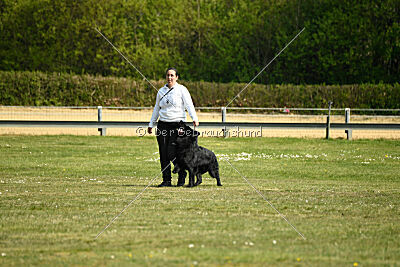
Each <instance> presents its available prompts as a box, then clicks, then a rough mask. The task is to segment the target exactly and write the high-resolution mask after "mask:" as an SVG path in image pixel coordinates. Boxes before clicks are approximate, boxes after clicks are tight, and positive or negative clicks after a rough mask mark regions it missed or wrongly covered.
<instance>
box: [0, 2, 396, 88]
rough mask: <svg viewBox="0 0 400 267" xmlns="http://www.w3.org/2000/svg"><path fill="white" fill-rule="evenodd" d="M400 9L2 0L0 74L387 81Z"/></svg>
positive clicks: (391, 78) (392, 78)
mask: <svg viewBox="0 0 400 267" xmlns="http://www.w3.org/2000/svg"><path fill="white" fill-rule="evenodd" d="M399 21H400V2H399V1H398V0H384V1H375V0H374V1H356V0H351V1H341V0H333V1H332V0H329V1H328V0H315V1H301V0H295V1H291V0H283V1H264V0H255V1H246V0H229V1H216V0H211V1H205V0H192V1H184V0H164V1H156V0H149V1H145V0H135V1H126V0H87V1H51V0H3V1H1V2H0V32H1V34H0V70H20V71H44V72H67V73H76V74H82V73H87V74H92V75H97V74H99V75H103V76H109V75H113V76H125V77H127V76H131V77H134V78H140V77H141V76H140V75H139V74H138V73H137V72H136V70H134V68H132V67H131V66H130V65H129V64H128V63H127V62H126V61H125V60H123V59H122V58H121V57H120V55H119V54H118V53H117V52H116V51H114V50H113V49H112V47H111V46H110V45H109V44H108V43H107V42H106V41H105V40H104V39H103V38H102V37H101V36H100V35H99V34H98V33H97V32H96V31H95V30H94V29H95V28H98V29H100V30H101V31H102V32H103V33H104V34H105V36H107V37H108V38H109V39H110V41H111V42H112V43H114V44H115V45H116V46H117V47H118V48H119V49H120V50H121V51H122V52H123V53H124V54H126V55H127V56H128V58H129V59H130V60H131V62H133V64H134V65H135V66H136V67H137V68H138V69H140V70H141V72H143V74H144V75H146V76H147V77H148V78H150V79H153V80H158V79H160V78H161V77H162V76H163V74H164V71H165V69H166V68H167V67H169V66H175V67H177V68H178V69H180V70H181V73H182V74H183V78H184V79H186V80H190V81H201V80H204V81H209V82H224V83H229V82H248V81H249V80H250V79H252V78H253V77H254V75H255V74H256V73H258V71H260V70H261V69H262V68H263V67H264V66H265V64H266V63H267V62H269V61H270V60H271V59H272V58H273V57H274V56H275V55H276V54H277V53H278V52H279V51H280V50H281V49H282V48H283V47H284V46H285V45H286V44H287V43H288V42H289V40H291V39H292V38H293V37H294V36H295V35H296V34H297V33H298V32H299V31H300V30H301V29H302V28H303V27H306V30H305V31H304V32H303V33H302V34H301V35H300V36H299V38H298V39H297V40H296V41H295V42H293V43H292V44H291V45H290V47H289V48H288V49H286V50H285V51H284V52H283V53H282V54H281V56H280V57H279V58H278V59H277V60H276V61H275V62H274V63H273V64H272V65H271V66H270V67H269V68H268V69H267V70H266V71H265V72H264V73H263V74H262V75H260V77H259V78H258V80H257V81H256V82H257V83H262V84H280V83H292V84H303V83H306V84H320V83H326V84H360V83H379V82H384V83H394V82H398V81H399V73H400V64H399V58H400V24H399Z"/></svg>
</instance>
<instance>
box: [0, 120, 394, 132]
mask: <svg viewBox="0 0 400 267" xmlns="http://www.w3.org/2000/svg"><path fill="white" fill-rule="evenodd" d="M187 125H192V124H191V123H187ZM147 126H148V123H147V122H126V121H31V120H0V127H73V128H136V127H146V128H147ZM326 126H327V124H326V123H284V122H281V123H266V122H259V123H257V122H201V124H200V126H199V128H224V127H227V128H235V127H239V128H260V127H261V128H306V129H325V128H326ZM330 127H331V128H332V129H346V130H347V129H352V130H400V124H397V123H390V124H388V123H331V124H330Z"/></svg>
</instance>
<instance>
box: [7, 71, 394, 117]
mask: <svg viewBox="0 0 400 267" xmlns="http://www.w3.org/2000/svg"><path fill="white" fill-rule="evenodd" d="M181 82H182V84H184V85H186V87H187V88H188V89H189V91H190V92H191V95H192V98H193V101H194V103H195V105H196V106H202V107H207V106H208V107H220V106H226V105H227V104H228V103H229V102H230V101H231V100H232V99H233V98H234V97H235V96H236V95H237V94H238V93H239V92H240V91H241V90H242V89H243V88H244V87H245V86H246V84H242V83H210V82H188V81H181ZM152 83H153V84H154V86H155V87H156V88H160V87H161V86H162V85H163V84H164V81H152ZM155 96H156V90H155V88H153V87H152V86H151V85H150V84H148V83H147V82H146V81H143V80H140V81H138V80H134V79H130V78H117V77H102V76H91V75H74V74H65V73H43V72H6V71H0V105H15V106H42V105H50V106H98V105H101V106H153V105H154V101H155ZM329 101H333V102H334V106H335V107H336V108H343V107H349V108H375V109H377V108H388V109H389V108H390V109H399V108H400V84H399V83H395V84H383V83H380V84H355V85H292V84H284V85H263V84H251V85H250V86H248V87H247V88H246V89H245V90H244V91H243V92H242V93H241V94H240V95H239V97H237V98H236V99H235V100H234V101H233V102H232V103H231V104H230V106H231V107H235V106H236V107H309V108H311V107H312V108H320V107H327V105H328V102H329Z"/></svg>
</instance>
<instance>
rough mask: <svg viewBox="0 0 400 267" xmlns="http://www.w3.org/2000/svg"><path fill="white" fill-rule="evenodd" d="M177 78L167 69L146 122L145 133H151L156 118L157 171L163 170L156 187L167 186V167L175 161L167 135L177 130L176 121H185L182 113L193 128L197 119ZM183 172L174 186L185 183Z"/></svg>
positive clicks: (168, 177)
mask: <svg viewBox="0 0 400 267" xmlns="http://www.w3.org/2000/svg"><path fill="white" fill-rule="evenodd" d="M178 78H179V74H178V71H177V70H176V69H175V68H169V69H167V71H166V79H167V84H166V85H164V86H163V87H162V88H161V89H160V90H159V91H158V93H157V97H156V104H155V106H154V109H153V114H152V116H151V119H150V123H149V127H148V128H147V132H148V133H149V134H151V133H152V129H153V127H154V126H155V124H156V122H157V119H159V120H158V123H157V131H156V136H157V143H158V150H159V153H160V163H161V170H163V173H162V176H163V181H162V183H161V184H159V185H158V186H159V187H164V186H171V165H170V163H171V162H173V160H174V159H175V157H176V155H175V147H174V146H173V145H172V144H171V142H172V138H171V136H172V135H173V134H174V131H176V130H177V129H178V126H179V122H180V121H186V110H187V111H188V113H189V115H190V117H191V118H192V120H193V125H194V126H198V125H199V120H198V118H197V114H196V111H195V109H194V105H193V101H192V98H191V96H190V93H189V91H188V89H187V88H186V87H185V86H183V85H181V84H179V83H178V82H177V80H178ZM185 178H186V171H185V170H181V171H179V173H178V183H177V186H183V185H184V184H185Z"/></svg>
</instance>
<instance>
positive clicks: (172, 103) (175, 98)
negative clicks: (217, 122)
mask: <svg viewBox="0 0 400 267" xmlns="http://www.w3.org/2000/svg"><path fill="white" fill-rule="evenodd" d="M169 90H170V88H168V86H167V85H164V87H162V88H161V89H160V90H158V93H157V98H156V104H155V106H154V109H153V115H152V116H151V120H150V123H149V127H151V128H153V127H154V125H155V124H156V122H157V119H158V117H160V120H161V121H165V122H180V121H184V122H186V112H185V110H187V111H188V113H189V116H190V117H191V118H192V120H193V121H198V118H197V114H196V111H195V109H194V105H193V102H192V98H191V97H190V94H189V91H188V89H187V88H186V87H185V86H183V85H181V84H178V83H175V85H174V86H173V87H172V90H171V91H170V92H169V93H168V94H167V92H168V91H169Z"/></svg>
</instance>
